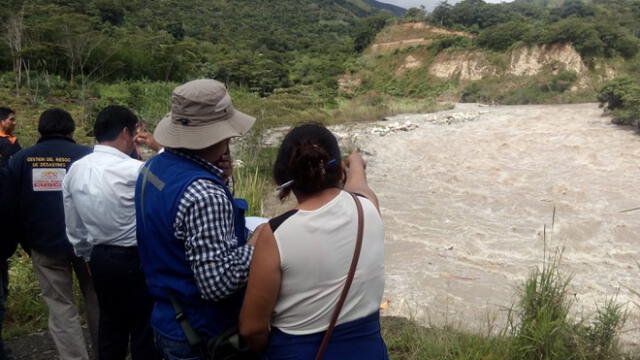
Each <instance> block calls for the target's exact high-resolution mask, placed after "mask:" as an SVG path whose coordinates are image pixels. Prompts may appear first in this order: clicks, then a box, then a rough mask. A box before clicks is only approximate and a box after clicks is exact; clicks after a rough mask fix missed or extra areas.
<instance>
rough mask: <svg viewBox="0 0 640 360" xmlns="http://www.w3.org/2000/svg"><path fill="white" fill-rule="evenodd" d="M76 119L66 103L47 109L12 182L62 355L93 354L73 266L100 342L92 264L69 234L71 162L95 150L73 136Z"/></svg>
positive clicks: (14, 162)
mask: <svg viewBox="0 0 640 360" xmlns="http://www.w3.org/2000/svg"><path fill="white" fill-rule="evenodd" d="M74 130H75V123H74V121H73V119H72V118H71V115H70V114H69V113H68V112H66V111H64V110H61V109H49V110H46V111H45V112H43V113H42V115H41V116H40V121H39V123H38V131H39V132H40V135H41V138H40V140H38V143H37V144H36V145H34V146H32V147H29V148H26V149H24V150H21V151H20V152H18V153H16V154H15V155H13V157H12V158H11V160H10V161H9V168H8V174H9V181H10V186H11V188H12V193H13V194H14V195H13V196H12V199H11V201H10V205H11V206H12V207H13V213H15V214H16V217H17V221H16V224H15V225H14V226H16V227H17V228H18V229H19V230H22V231H21V233H22V234H23V237H22V238H21V239H20V242H21V244H22V247H23V248H25V249H26V250H27V251H29V252H30V254H31V259H32V261H33V269H34V271H35V273H36V277H37V279H38V282H39V284H40V289H41V290H42V295H43V297H44V300H45V302H46V303H47V306H48V308H49V332H50V333H51V336H52V337H53V339H54V342H55V344H56V347H57V349H58V352H59V354H60V358H61V359H78V360H88V358H89V356H88V352H87V347H86V345H85V341H84V336H83V333H82V327H81V325H80V316H79V314H78V310H77V308H76V306H75V304H74V297H73V291H72V289H73V279H72V272H75V274H76V277H77V278H78V281H79V283H80V288H81V290H82V293H83V295H84V300H85V305H86V312H87V317H88V323H89V329H90V332H91V337H92V341H93V345H94V349H95V348H96V342H97V335H98V334H97V332H98V331H97V330H98V327H97V325H98V304H97V298H96V295H95V291H94V288H93V284H92V281H91V278H90V275H89V271H88V268H87V264H86V263H85V262H84V261H83V260H82V259H81V258H79V257H77V256H75V254H74V252H73V248H72V247H71V244H70V243H69V240H68V238H67V234H66V227H65V221H64V208H63V204H62V180H63V179H64V177H65V175H66V174H67V171H68V170H69V167H70V166H71V164H72V163H73V162H74V161H76V160H78V159H80V158H81V157H83V156H85V155H87V154H89V153H91V151H92V149H91V148H89V147H86V146H81V145H77V144H76V143H75V142H74V141H73V139H72V136H73V132H74Z"/></svg>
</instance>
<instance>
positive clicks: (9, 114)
mask: <svg viewBox="0 0 640 360" xmlns="http://www.w3.org/2000/svg"><path fill="white" fill-rule="evenodd" d="M15 128H16V114H15V112H14V111H13V110H11V109H9V108H8V107H4V106H0V168H2V167H4V166H7V162H9V158H10V157H11V156H12V155H13V154H15V153H17V152H18V151H20V149H21V147H20V143H19V142H18V139H17V138H16V137H15V135H13V130H14V129H15Z"/></svg>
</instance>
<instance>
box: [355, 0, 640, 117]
mask: <svg viewBox="0 0 640 360" xmlns="http://www.w3.org/2000/svg"><path fill="white" fill-rule="evenodd" d="M639 36H640V1H639V0H622V1H620V0H593V1H581V0H566V1H545V0H533V1H531V0H516V1H513V2H510V3H501V4H490V3H485V2H484V1H482V0H465V1H462V2H460V3H457V4H455V5H450V4H448V3H446V2H445V3H442V4H441V5H440V6H438V7H437V8H435V9H434V11H433V12H432V13H430V14H425V13H423V12H421V11H419V10H418V9H412V10H411V11H409V12H408V13H407V15H406V16H405V18H404V19H403V20H402V21H400V22H399V23H396V24H391V25H389V26H387V27H386V28H385V29H383V30H382V31H381V32H380V33H379V34H378V35H377V37H376V39H375V41H374V44H373V46H371V47H370V48H369V49H368V50H367V51H366V52H365V53H364V54H363V55H362V56H361V57H360V58H359V60H358V61H356V62H355V63H354V64H353V65H352V66H351V67H350V69H349V73H348V74H347V75H346V76H345V78H346V81H345V82H346V83H347V84H348V86H346V87H343V92H344V93H345V94H346V95H350V96H356V97H357V96H362V95H363V94H369V93H381V94H386V95H389V96H400V97H411V98H415V99H421V98H439V99H442V100H449V101H460V100H462V101H478V102H487V103H503V104H526V103H563V102H583V101H591V102H593V101H596V98H597V97H598V93H599V92H600V90H601V89H602V88H603V86H605V85H606V84H608V82H609V81H612V80H614V79H615V78H619V77H629V78H630V79H629V81H622V82H620V81H618V82H616V83H615V86H614V89H617V90H619V91H618V93H621V94H625V99H626V104H627V105H628V106H631V107H636V108H637V110H636V111H632V112H631V113H632V114H633V113H635V114H636V115H635V117H636V119H637V118H638V117H639V116H638V114H640V105H638V104H640V101H639V100H638V99H639V98H640V93H638V91H636V90H633V89H637V88H640V83H639V81H638V80H637V79H639V78H640V56H639V52H640V38H639ZM634 83H635V87H634V88H633V89H627V88H626V87H625V86H627V85H626V84H634ZM620 86H623V87H625V88H624V89H622V90H620V89H619V88H620ZM629 86H631V85H629ZM610 89H611V88H609V90H610ZM609 95H610V94H609ZM609 95H607V94H604V95H601V96H600V99H606V98H609ZM620 96H621V95H620ZM620 101H622V100H620ZM605 105H606V102H605ZM628 106H627V107H628ZM624 107H625V106H622V108H624ZM610 109H611V110H617V109H620V107H616V106H615V105H614V107H610ZM619 113H620V114H622V112H621V111H619ZM624 117H625V118H626V119H629V118H631V117H633V115H629V113H628V112H627V113H624ZM636 121H637V120H636ZM626 122H627V123H629V122H631V123H634V122H633V121H626Z"/></svg>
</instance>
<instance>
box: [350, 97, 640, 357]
mask: <svg viewBox="0 0 640 360" xmlns="http://www.w3.org/2000/svg"><path fill="white" fill-rule="evenodd" d="M456 118H462V119H464V120H469V121H463V122H455V120H456ZM434 119H435V120H436V121H434ZM443 119H444V120H445V121H444V122H443V121H442V120H443ZM451 119H453V121H449V120H451ZM394 120H398V121H400V123H402V122H404V121H406V120H409V121H411V122H412V123H414V124H416V125H418V127H417V128H416V129H413V130H411V131H397V132H391V133H388V134H386V135H385V136H380V135H378V134H365V135H361V136H359V138H358V140H357V142H358V143H359V145H360V146H361V148H362V149H363V150H365V151H366V152H368V153H369V155H368V156H367V159H368V162H369V166H368V173H369V182H370V184H371V186H372V187H373V188H374V190H375V191H376V192H377V193H378V195H379V197H380V203H381V206H382V209H381V210H382V215H383V218H384V221H385V226H386V241H387V243H386V274H387V281H386V291H385V299H387V300H389V301H390V307H389V308H388V309H386V310H385V313H386V314H389V315H404V316H411V317H414V318H416V319H417V320H419V321H422V322H425V323H429V324H435V325H443V324H445V323H448V324H450V325H459V326H462V327H464V328H469V329H473V330H480V331H485V330H487V323H488V322H489V323H493V325H495V326H497V327H500V326H502V325H503V324H504V323H503V319H504V314H505V311H504V310H505V309H506V308H508V307H509V306H510V305H511V304H512V303H513V302H514V301H515V297H514V294H515V293H516V292H517V289H518V286H519V285H520V284H521V283H522V282H523V281H524V279H525V278H526V277H527V275H528V274H529V273H530V272H531V271H532V270H533V269H535V267H536V266H541V265H542V263H543V261H544V260H543V258H544V249H545V241H544V240H543V239H544V237H545V236H544V230H543V229H544V227H545V225H546V228H547V230H546V248H547V250H548V253H554V252H555V251H560V250H563V256H562V260H561V269H562V271H563V273H565V274H567V275H569V274H571V275H573V281H572V282H571V294H572V296H573V297H574V315H575V316H578V317H582V316H588V315H589V314H591V313H592V312H593V311H594V310H595V309H596V306H597V305H602V303H603V302H604V300H605V299H606V298H607V297H611V296H613V295H615V294H617V301H619V302H621V303H625V304H629V310H630V311H631V318H630V319H629V322H628V323H627V326H626V329H625V333H624V335H623V338H624V339H625V342H627V343H628V344H633V343H635V345H637V340H636V339H637V338H638V336H637V335H638V327H639V322H638V316H637V314H638V312H640V308H638V307H637V305H635V304H633V302H636V303H640V298H639V297H638V296H636V295H633V293H632V292H631V291H629V290H628V289H629V288H632V289H635V290H640V266H638V264H637V261H640V210H631V209H635V208H639V207H640V195H639V194H640V166H639V165H640V159H639V158H638V157H639V155H640V152H639V149H640V135H639V134H638V133H636V131H635V130H633V129H631V128H625V127H620V126H616V125H612V124H611V121H610V119H609V118H608V117H604V116H602V111H601V109H599V108H598V107H597V105H595V104H579V105H558V106H491V107H488V106H481V105H473V104H460V105H457V106H456V108H455V109H453V110H450V111H446V112H442V113H437V114H431V115H416V116H399V117H396V118H393V119H391V120H390V121H394ZM434 122H435V123H434ZM447 122H452V123H450V124H447ZM387 123H388V122H387ZM554 209H555V216H554Z"/></svg>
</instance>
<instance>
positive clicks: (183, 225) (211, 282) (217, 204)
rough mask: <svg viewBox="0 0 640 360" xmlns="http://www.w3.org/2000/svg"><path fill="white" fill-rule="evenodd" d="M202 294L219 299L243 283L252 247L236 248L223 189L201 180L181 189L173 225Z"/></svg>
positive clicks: (228, 207) (236, 243) (246, 275)
mask: <svg viewBox="0 0 640 360" xmlns="http://www.w3.org/2000/svg"><path fill="white" fill-rule="evenodd" d="M174 229H175V231H176V237H177V238H178V239H181V240H184V244H185V245H184V246H185V251H186V259H187V261H188V262H189V264H190V266H191V270H192V271H193V273H194V275H195V279H196V283H197V284H198V287H199V288H200V292H201V294H202V297H203V298H204V299H207V300H213V301H219V300H222V299H224V298H226V297H228V296H230V295H232V294H233V293H235V292H236V291H238V290H239V289H240V288H242V287H243V286H245V285H246V283H247V277H248V275H249V265H250V263H251V256H252V255H253V246H249V245H245V246H240V247H238V240H237V238H236V236H235V232H234V223H233V208H232V205H231V203H230V202H229V199H228V198H227V196H226V195H225V192H224V190H223V189H222V188H221V187H220V186H218V185H217V184H215V183H213V182H211V181H209V180H204V179H200V180H197V181H195V182H193V183H192V184H191V185H189V187H188V188H187V189H186V191H185V192H184V194H183V196H182V198H181V199H180V203H179V205H178V213H177V216H176V222H175V224H174Z"/></svg>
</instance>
